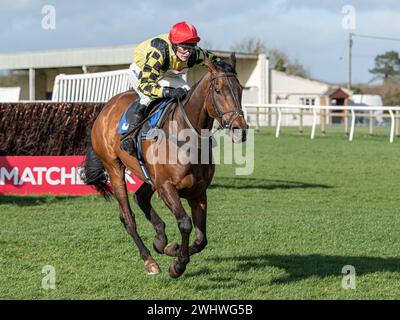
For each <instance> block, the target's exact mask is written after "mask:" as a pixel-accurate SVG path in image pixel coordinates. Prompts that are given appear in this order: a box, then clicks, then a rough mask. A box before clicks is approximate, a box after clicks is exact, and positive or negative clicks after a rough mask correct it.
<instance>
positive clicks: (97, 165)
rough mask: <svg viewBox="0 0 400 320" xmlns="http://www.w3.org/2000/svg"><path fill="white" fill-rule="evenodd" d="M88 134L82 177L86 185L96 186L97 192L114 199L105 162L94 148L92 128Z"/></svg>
mask: <svg viewBox="0 0 400 320" xmlns="http://www.w3.org/2000/svg"><path fill="white" fill-rule="evenodd" d="M88 136H89V137H88V146H87V149H86V158H85V161H84V163H83V171H82V172H81V178H82V180H83V182H84V183H85V184H86V185H89V186H93V187H95V188H96V190H97V192H99V193H100V194H101V195H102V196H103V197H104V198H105V199H106V200H107V201H109V200H111V199H112V195H113V192H112V189H111V186H110V185H109V183H108V177H107V173H106V171H105V169H104V166H103V163H102V162H101V160H100V159H99V157H98V156H97V155H96V153H95V152H94V150H93V147H92V139H91V132H90V130H88Z"/></svg>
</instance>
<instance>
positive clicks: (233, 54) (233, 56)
mask: <svg viewBox="0 0 400 320" xmlns="http://www.w3.org/2000/svg"><path fill="white" fill-rule="evenodd" d="M230 59H231V66H232V67H233V70H235V71H236V54H235V52H232V53H231V57H230Z"/></svg>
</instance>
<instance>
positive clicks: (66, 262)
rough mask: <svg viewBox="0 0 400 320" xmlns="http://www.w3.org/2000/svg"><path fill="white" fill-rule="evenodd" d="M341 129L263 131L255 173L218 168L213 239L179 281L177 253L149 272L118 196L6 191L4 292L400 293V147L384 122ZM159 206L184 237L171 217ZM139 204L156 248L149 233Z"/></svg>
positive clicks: (50, 295)
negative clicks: (49, 273) (377, 127)
mask: <svg viewBox="0 0 400 320" xmlns="http://www.w3.org/2000/svg"><path fill="white" fill-rule="evenodd" d="M339 130H340V129H337V128H334V129H330V132H329V134H328V135H327V136H325V137H321V136H320V135H319V136H317V138H316V139H315V140H310V139H309V137H307V136H306V134H308V133H309V130H308V131H307V132H306V133H305V134H304V136H301V135H299V134H297V133H296V132H295V130H294V129H288V128H282V132H281V137H280V138H279V139H275V138H274V136H273V131H272V130H264V131H262V132H261V133H257V134H256V143H255V171H254V173H253V174H252V175H251V176H242V177H237V176H235V175H234V166H231V165H220V166H218V167H217V173H216V177H215V179H214V181H213V185H212V187H211V188H210V189H209V192H208V197H209V213H208V239H209V244H208V246H207V248H206V249H205V250H204V251H203V252H201V253H200V254H197V255H194V256H193V257H192V259H191V262H190V264H189V265H188V268H187V270H186V272H185V273H184V275H183V276H182V277H180V278H178V279H171V278H170V277H169V276H168V267H169V264H170V262H171V260H172V258H170V257H166V256H160V255H158V254H156V253H154V254H153V256H154V257H155V259H156V260H157V262H158V263H159V265H160V267H161V268H162V273H161V274H160V275H158V276H154V277H149V276H145V275H144V268H143V262H142V261H141V259H140V258H139V254H138V250H137V249H136V247H135V246H134V244H133V242H132V240H131V239H130V237H129V236H128V234H127V233H126V232H125V230H124V229H123V227H122V225H121V223H120V221H119V218H118V211H117V204H116V201H113V202H111V203H106V202H104V201H103V200H102V199H101V198H99V197H97V196H87V197H53V196H41V197H34V196H31V197H18V196H10V195H8V196H0V225H1V227H0V298H2V299H398V298H400V255H399V248H400V217H399V204H400V201H399V200H400V199H399V193H398V186H399V178H398V174H399V169H400V165H399V159H400V147H399V142H398V141H396V142H395V144H392V145H391V144H389V142H388V129H387V128H386V129H382V130H381V131H380V132H381V133H382V135H380V136H375V137H369V136H368V135H366V134H365V133H364V132H365V130H364V129H360V128H357V130H356V135H355V138H354V141H353V142H349V141H347V140H346V137H345V136H344V135H343V133H342V132H341V131H339ZM153 204H154V206H155V207H156V209H158V212H159V213H160V215H161V216H162V217H163V218H164V220H165V221H166V223H167V233H168V236H169V240H170V241H174V240H179V236H178V230H177V226H176V222H175V220H174V219H173V217H172V214H171V213H170V212H169V211H168V210H167V209H166V208H165V207H164V206H163V205H162V203H161V202H160V200H158V199H156V197H155V198H154V200H153ZM185 206H186V205H185ZM186 207H187V206H186ZM134 210H135V212H136V219H137V223H138V228H139V232H140V234H141V235H142V237H143V239H144V241H145V243H146V244H147V245H148V247H149V248H151V247H152V246H151V243H152V239H153V236H154V232H153V229H152V227H151V225H150V224H149V223H148V222H147V220H145V218H144V216H143V214H142V213H141V212H139V211H138V208H137V207H136V206H134ZM152 252H154V251H152ZM44 265H52V266H54V267H55V269H56V275H57V283H56V285H57V288H56V289H55V290H48V291H46V290H43V289H42V288H41V281H42V277H43V276H44V274H42V273H41V271H42V267H43V266H44ZM344 265H353V266H354V267H355V269H356V275H357V278H356V286H357V287H356V290H345V289H342V287H341V282H342V277H343V275H342V274H341V270H342V267H343V266H344Z"/></svg>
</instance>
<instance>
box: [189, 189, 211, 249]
mask: <svg viewBox="0 0 400 320" xmlns="http://www.w3.org/2000/svg"><path fill="white" fill-rule="evenodd" d="M188 202H189V205H190V208H191V209H192V218H193V224H194V232H195V240H194V242H193V244H192V245H191V246H190V247H189V254H190V255H192V254H194V253H198V252H200V251H202V250H203V249H204V248H205V247H206V245H207V233H206V223H207V196H206V193H205V192H204V194H202V195H201V196H200V197H199V198H198V199H188Z"/></svg>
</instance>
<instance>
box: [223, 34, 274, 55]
mask: <svg viewBox="0 0 400 320" xmlns="http://www.w3.org/2000/svg"><path fill="white" fill-rule="evenodd" d="M231 50H232V51H238V52H244V53H253V54H261V53H267V46H266V45H265V43H264V42H263V41H262V40H260V39H258V38H255V37H247V38H244V39H243V40H241V41H239V42H235V43H234V44H233V45H232V46H231Z"/></svg>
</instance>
